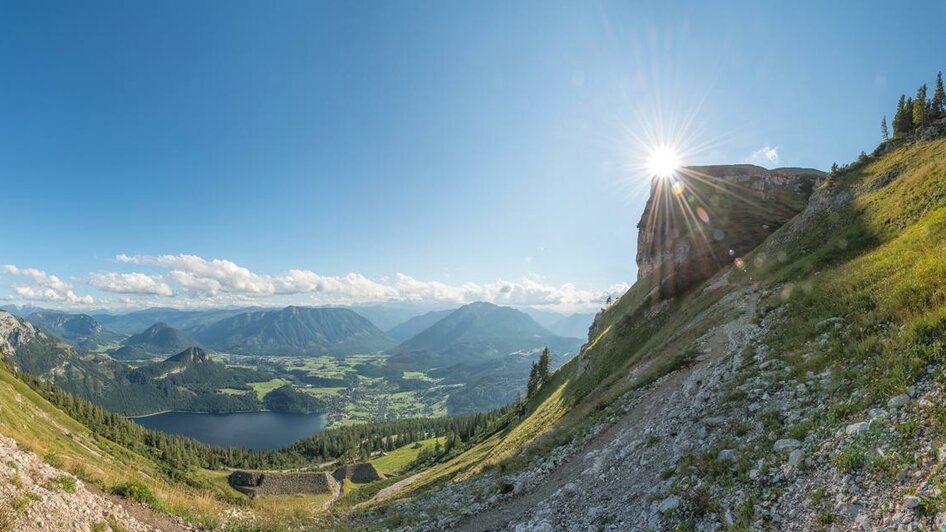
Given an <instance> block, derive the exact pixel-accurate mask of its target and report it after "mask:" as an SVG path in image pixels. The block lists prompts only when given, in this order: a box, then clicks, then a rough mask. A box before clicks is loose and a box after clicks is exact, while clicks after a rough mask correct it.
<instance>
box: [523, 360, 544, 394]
mask: <svg viewBox="0 0 946 532" xmlns="http://www.w3.org/2000/svg"><path fill="white" fill-rule="evenodd" d="M539 386H541V382H540V380H539V364H538V363H536V362H533V363H532V369H530V370H529V383H528V384H527V385H526V397H527V398H529V397H532V396H533V395H535V392H537V391H538V390H539Z"/></svg>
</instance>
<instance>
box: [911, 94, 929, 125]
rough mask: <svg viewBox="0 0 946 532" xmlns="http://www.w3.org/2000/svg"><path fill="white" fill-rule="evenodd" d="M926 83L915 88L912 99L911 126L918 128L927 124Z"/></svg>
mask: <svg viewBox="0 0 946 532" xmlns="http://www.w3.org/2000/svg"><path fill="white" fill-rule="evenodd" d="M927 123H928V122H927V109H926V83H924V84H922V85H920V88H919V89H917V90H916V100H914V101H913V127H914V128H915V129H919V128H921V127H924V126H926V124H927Z"/></svg>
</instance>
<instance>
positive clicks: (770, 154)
mask: <svg viewBox="0 0 946 532" xmlns="http://www.w3.org/2000/svg"><path fill="white" fill-rule="evenodd" d="M746 162H750V163H762V164H778V162H779V153H778V147H777V146H762V147H761V148H759V149H758V150H756V151H754V152H752V155H750V156H749V159H747V161H746Z"/></svg>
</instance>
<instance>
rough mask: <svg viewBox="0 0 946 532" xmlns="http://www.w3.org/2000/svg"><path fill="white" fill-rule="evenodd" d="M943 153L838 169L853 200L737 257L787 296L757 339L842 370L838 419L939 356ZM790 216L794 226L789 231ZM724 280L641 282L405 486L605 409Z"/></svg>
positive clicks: (833, 184)
mask: <svg viewBox="0 0 946 532" xmlns="http://www.w3.org/2000/svg"><path fill="white" fill-rule="evenodd" d="M944 161H946V140H936V141H932V142H923V143H916V144H908V145H906V146H903V147H900V148H898V149H896V150H894V151H892V152H891V153H889V154H887V155H885V156H882V157H879V158H871V159H869V160H868V161H866V162H864V163H862V164H859V165H856V166H854V167H852V168H850V169H849V170H847V171H846V172H844V173H842V174H841V175H838V176H835V177H834V178H833V179H831V181H830V183H828V184H827V185H826V186H829V187H830V188H831V190H829V191H828V192H830V193H832V194H840V193H844V192H845V191H850V192H854V193H855V194H856V198H855V200H854V201H853V202H851V203H850V204H848V205H847V206H846V207H844V208H842V209H840V210H832V211H826V212H824V213H822V214H820V215H817V216H815V217H814V219H806V220H801V219H796V220H794V221H793V222H792V223H790V224H789V226H787V227H786V228H783V229H782V230H781V231H779V233H777V234H776V238H774V239H773V241H775V242H777V244H771V243H770V245H763V246H762V247H761V248H760V250H761V251H757V252H755V253H754V254H752V255H750V256H749V257H747V261H746V263H747V264H748V265H750V266H749V267H748V268H747V269H745V270H734V271H733V272H732V274H731V276H730V278H731V281H732V282H733V285H735V286H738V285H750V284H758V285H760V286H763V287H781V288H782V290H781V291H780V292H779V297H777V298H775V300H774V301H769V302H768V304H769V305H771V306H778V305H782V304H785V305H787V308H786V310H787V312H786V314H785V316H786V317H785V320H784V321H783V325H782V326H781V327H779V328H777V330H776V331H775V332H774V333H773V334H772V336H771V337H770V338H768V339H767V341H768V342H769V343H770V345H771V347H772V348H773V349H775V350H776V352H779V353H783V354H785V355H786V356H787V358H788V359H789V361H790V362H793V366H794V367H795V370H796V371H797V372H798V373H799V374H803V373H804V372H805V371H808V370H817V369H819V368H821V367H825V366H828V365H834V366H835V367H836V368H839V369H840V371H839V372H837V373H838V374H839V377H837V378H836V385H835V391H836V393H837V398H838V401H839V404H840V406H839V409H838V410H839V415H840V416H841V417H844V416H845V415H847V416H849V415H851V414H853V413H854V412H857V411H858V410H859V409H862V408H866V407H867V406H868V405H869V404H871V403H876V402H877V401H878V400H879V399H881V398H884V397H889V396H890V395H891V394H893V393H902V392H903V390H905V388H906V386H908V385H909V384H910V383H911V382H912V381H913V380H914V379H915V378H916V377H917V375H918V374H919V373H920V372H921V371H922V370H924V369H925V368H926V367H927V365H928V364H930V363H932V362H942V361H943V360H944V359H946V349H944V340H943V339H944V338H946V288H944V287H946V242H944V240H946V208H944V205H946V200H944V197H946V162H944ZM896 168H899V169H902V173H901V174H900V175H899V176H898V177H897V178H896V179H895V180H894V181H893V182H892V183H890V184H889V185H887V186H885V187H883V188H879V189H877V190H872V187H873V185H874V184H875V183H876V182H877V180H878V179H880V178H881V176H883V175H885V174H886V173H887V172H889V171H891V170H893V169H896ZM824 192H825V191H822V193H824ZM793 224H795V225H802V224H803V225H802V226H801V227H799V228H795V229H800V230H797V231H795V232H794V236H789V235H791V234H792V233H793V231H792V229H793V227H792V225H793ZM733 287H734V286H730V287H723V288H721V289H717V290H712V291H708V292H703V291H702V290H700V289H697V290H694V291H691V292H690V293H689V294H686V295H684V296H681V297H678V298H676V299H675V300H671V301H667V302H664V303H661V305H660V306H658V307H656V308H657V309H659V310H660V311H659V312H653V309H654V308H655V307H653V306H652V305H651V303H652V302H653V301H652V300H651V299H650V294H651V293H652V288H653V281H652V280H649V279H644V280H643V281H642V282H638V283H637V284H635V285H634V286H633V287H632V288H631V289H630V290H629V291H628V292H627V293H626V294H625V295H624V296H623V297H622V298H621V299H620V300H619V301H618V302H617V303H616V304H614V305H613V306H612V307H610V308H609V309H607V310H606V311H605V312H604V313H602V314H601V315H599V316H598V318H597V319H596V321H595V325H594V327H593V328H592V331H591V341H590V342H589V344H588V345H587V346H586V347H585V349H584V350H583V352H582V353H581V354H580V355H579V356H577V357H576V358H575V359H574V360H572V361H571V362H569V363H568V364H566V365H565V366H564V367H563V368H562V369H561V370H559V371H558V372H556V374H555V375H554V378H553V380H552V381H551V383H550V384H549V385H547V386H546V387H545V388H544V389H543V392H542V393H541V394H540V395H539V397H537V398H535V399H533V400H532V401H531V402H530V404H529V405H528V414H527V415H526V416H525V417H524V418H523V419H522V420H521V421H518V422H517V423H515V424H514V425H513V427H512V428H509V429H506V430H505V431H503V432H500V433H498V434H495V435H493V436H492V437H490V438H488V439H487V440H486V441H484V442H482V443H480V444H478V445H476V446H474V447H473V448H471V449H470V450H468V451H467V452H465V453H463V454H462V455H460V456H458V457H456V458H454V459H452V460H450V461H448V462H446V463H443V464H440V465H438V466H435V467H433V468H431V469H430V470H428V471H426V472H424V474H423V476H422V478H421V480H420V481H419V482H416V483H414V484H412V485H411V486H410V487H409V488H407V489H406V490H405V491H404V492H403V493H402V495H401V496H402V497H413V496H417V495H418V494H419V493H421V492H422V491H424V490H426V489H430V488H433V487H436V486H438V485H442V484H443V483H445V482H449V481H451V480H454V479H462V478H466V477H468V476H470V475H472V474H475V473H477V472H480V471H483V470H484V469H486V468H488V467H490V466H493V465H496V464H500V463H503V466H504V467H511V468H516V467H518V465H519V464H524V463H525V462H527V461H528V460H529V458H530V457H531V456H533V455H535V454H537V453H544V452H547V451H548V449H550V448H551V447H552V446H554V445H557V444H561V443H564V442H566V441H568V440H569V439H571V438H572V437H574V435H575V434H577V433H579V432H581V431H583V430H585V429H587V428H588V427H589V426H590V425H591V424H592V423H594V422H595V421H596V420H599V419H602V418H604V417H607V416H609V415H611V414H613V413H614V412H612V411H611V409H612V406H611V405H612V404H613V403H614V399H616V398H617V397H619V396H620V395H622V394H623V393H625V392H626V391H628V390H630V389H633V388H636V387H639V386H642V385H646V384H648V383H650V382H652V381H653V380H654V379H656V378H658V377H659V376H661V375H664V374H666V373H668V372H669V371H672V370H673V369H675V368H678V367H681V366H682V365H685V364H687V363H688V362H689V361H690V360H691V357H692V355H693V354H694V353H692V351H691V345H692V343H693V340H695V339H696V338H697V337H699V336H700V335H701V334H702V333H703V332H705V331H706V330H707V329H709V328H710V327H712V326H714V325H716V324H718V323H720V322H722V321H723V320H724V319H725V317H726V316H727V315H728V314H729V313H730V310H732V311H735V310H736V309H727V308H726V307H725V305H722V306H713V305H714V304H715V303H718V302H719V301H720V299H722V298H723V297H724V296H725V295H726V294H727V293H729V292H730V291H731V290H732V288H733ZM710 309H711V310H710ZM834 316H840V317H844V318H845V319H848V320H852V321H854V322H855V324H856V325H855V326H854V327H853V329H854V330H856V331H858V332H857V333H856V334H855V335H854V337H853V338H851V339H850V341H848V342H845V344H846V345H840V344H832V345H829V346H828V347H827V348H826V349H824V350H822V351H821V352H818V353H816V354H815V355H814V356H812V355H811V354H810V353H808V351H810V345H809V344H808V342H809V341H810V340H812V339H814V338H816V337H817V336H818V333H819V331H818V323H819V322H820V321H821V320H823V319H825V318H828V317H834ZM896 331H899V332H896ZM894 332H895V333H894ZM802 354H808V355H809V356H806V357H804V358H802ZM628 377H630V378H628ZM865 383H869V384H870V386H866V388H867V389H868V391H869V394H868V395H866V396H865V399H864V400H863V401H862V404H857V405H851V404H847V403H845V402H844V401H845V397H846V394H847V393H849V392H850V390H851V388H852V387H854V386H863V385H864V384H865ZM942 417H943V420H944V422H943V423H942V425H943V428H944V429H946V414H944V416H942ZM536 440H539V441H538V442H536V443H535V444H533V445H531V446H530V448H529V451H528V452H525V453H520V451H521V450H522V449H523V448H524V447H526V446H527V445H528V444H530V443H533V442H535V441H536ZM512 457H515V458H513V459H512V460H510V459H511V458H512Z"/></svg>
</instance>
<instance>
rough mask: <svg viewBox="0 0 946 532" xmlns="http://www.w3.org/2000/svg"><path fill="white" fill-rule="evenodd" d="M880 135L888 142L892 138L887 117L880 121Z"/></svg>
mask: <svg viewBox="0 0 946 532" xmlns="http://www.w3.org/2000/svg"><path fill="white" fill-rule="evenodd" d="M880 135H881V136H882V137H883V138H884V140H887V139H889V138H890V130H889V129H887V115H884V117H883V118H882V119H881V120H880Z"/></svg>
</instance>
